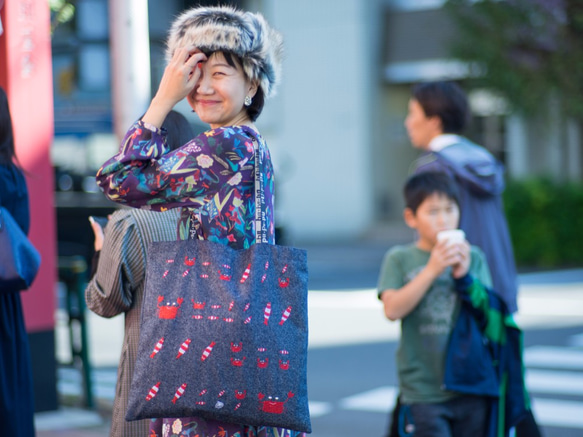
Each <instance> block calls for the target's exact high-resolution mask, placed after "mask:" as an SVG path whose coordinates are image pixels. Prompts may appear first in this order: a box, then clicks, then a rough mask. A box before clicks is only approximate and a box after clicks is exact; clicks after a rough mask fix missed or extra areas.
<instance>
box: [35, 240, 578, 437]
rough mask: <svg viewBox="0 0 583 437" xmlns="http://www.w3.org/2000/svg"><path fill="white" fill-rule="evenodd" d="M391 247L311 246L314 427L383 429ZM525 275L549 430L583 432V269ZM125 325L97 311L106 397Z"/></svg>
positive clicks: (391, 325)
mask: <svg viewBox="0 0 583 437" xmlns="http://www.w3.org/2000/svg"><path fill="white" fill-rule="evenodd" d="M383 253H384V249H383V248H382V247H376V246H373V247H368V248H360V249H354V248H352V249H351V250H348V249H342V248H335V247H328V248H309V257H310V274H311V277H310V296H309V318H310V347H309V358H308V391H309V398H310V412H311V416H312V427H313V433H312V435H313V436H315V437H343V436H346V437H349V436H378V437H383V436H384V435H385V431H386V428H387V425H388V412H389V411H390V409H391V406H392V403H393V402H394V399H395V396H396V392H397V389H396V387H397V379H396V370H395V362H394V356H395V351H396V348H397V341H398V336H399V324H398V323H396V322H390V321H388V320H386V319H385V318H384V317H383V315H382V307H381V304H380V302H379V301H378V300H377V298H376V292H375V290H374V286H375V283H376V274H377V273H376V269H377V268H378V267H377V266H378V265H379V264H380V258H382V255H383ZM330 264H336V268H330V267H329V265H330ZM520 279H521V287H520V295H519V296H520V298H519V307H520V311H519V314H518V316H517V320H518V322H519V324H520V326H521V327H522V328H523V330H524V333H525V336H524V340H525V343H524V346H525V350H524V358H525V365H526V377H527V385H528V388H529V390H530V393H531V396H532V398H533V407H534V414H535V416H536V417H537V420H538V422H539V424H540V425H541V427H542V428H543V431H544V435H545V436H546V437H558V436H562V437H583V317H582V314H583V271H582V270H571V271H562V272H556V273H541V274H528V275H521V277H520ZM328 284H330V285H328ZM359 285H360V287H359ZM122 330H123V320H122V319H121V318H116V319H112V320H105V319H101V318H98V317H96V316H90V339H91V344H92V348H91V357H92V361H93V362H94V365H95V368H94V372H93V375H94V381H95V384H96V388H95V393H96V395H97V397H98V399H99V401H100V403H101V404H103V403H104V402H105V403H107V402H109V404H111V402H112V400H113V393H114V385H115V364H116V361H117V357H118V354H119V349H116V347H117V346H116V345H115V344H114V343H115V338H116V337H117V338H119V337H120V335H119V333H121V331H122ZM115 332H117V333H118V335H112V334H113V333H115ZM59 353H60V354H66V351H65V350H61V351H60V352H59ZM80 387H81V384H80V375H79V372H78V371H76V370H74V369H70V368H61V369H60V370H59V391H60V393H61V394H62V395H69V396H75V394H76V395H79V394H80ZM43 420H44V417H41V418H40V420H39V421H37V426H39V433H38V436H39V437H53V436H57V435H66V436H71V437H73V436H74V437H77V436H85V435H86V436H96V435H103V432H105V431H106V430H107V429H108V428H107V426H108V425H107V423H106V422H107V418H106V419H105V423H103V419H100V418H99V417H98V418H97V419H96V423H95V424H94V426H93V427H91V426H88V427H87V430H86V431H84V432H83V431H77V433H76V434H72V433H65V432H62V431H61V432H60V433H55V431H52V430H51V428H50V426H49V425H44V424H45V423H46V422H43ZM100 420H101V421H100ZM61 426H62V424H61ZM43 427H44V429H43ZM99 432H101V434H100V433H99Z"/></svg>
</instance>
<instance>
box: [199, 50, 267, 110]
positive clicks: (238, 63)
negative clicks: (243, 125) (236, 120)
mask: <svg viewBox="0 0 583 437" xmlns="http://www.w3.org/2000/svg"><path fill="white" fill-rule="evenodd" d="M203 53H204V54H205V55H206V57H207V58H210V57H211V55H212V54H213V53H217V52H211V51H205V50H203ZM220 53H221V54H222V55H223V56H224V57H225V61H227V64H229V65H230V66H231V67H233V68H238V69H241V70H243V61H242V59H241V57H240V56H239V55H236V54H235V53H232V52H227V51H220ZM243 74H245V71H244V70H243ZM245 77H247V76H246V75H245ZM264 105H265V93H264V92H263V89H262V88H261V86H259V84H258V86H257V92H256V93H255V95H254V96H253V100H252V102H251V105H249V106H245V110H246V111H247V115H248V116H249V118H250V119H251V121H257V118H259V115H260V114H261V112H262V111H263V106H264Z"/></svg>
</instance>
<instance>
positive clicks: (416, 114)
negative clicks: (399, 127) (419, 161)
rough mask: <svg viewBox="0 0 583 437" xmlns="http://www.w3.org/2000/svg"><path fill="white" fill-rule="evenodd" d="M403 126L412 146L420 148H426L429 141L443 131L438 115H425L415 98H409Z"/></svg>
mask: <svg viewBox="0 0 583 437" xmlns="http://www.w3.org/2000/svg"><path fill="white" fill-rule="evenodd" d="M405 128H406V129H407V134H408V135H409V139H410V140H411V143H412V144H413V146H415V147H418V148H420V149H427V148H428V147H429V142H430V141H431V140H432V139H433V138H435V137H436V136H438V135H441V134H442V133H443V130H442V127H441V120H440V119H439V117H437V116H433V117H427V116H426V115H425V111H424V110H423V106H421V104H420V103H419V102H418V101H417V100H415V99H411V100H409V111H408V113H407V118H405Z"/></svg>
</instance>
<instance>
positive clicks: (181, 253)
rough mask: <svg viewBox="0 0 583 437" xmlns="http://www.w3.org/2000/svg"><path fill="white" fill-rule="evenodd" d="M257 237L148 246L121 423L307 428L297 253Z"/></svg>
mask: <svg viewBox="0 0 583 437" xmlns="http://www.w3.org/2000/svg"><path fill="white" fill-rule="evenodd" d="M255 158H256V161H255V162H256V171H255V197H256V206H257V207H256V217H255V218H256V226H255V228H256V241H257V242H260V243H259V244H255V245H253V246H251V247H250V248H248V249H242V250H236V249H232V248H230V247H228V246H225V245H222V244H218V243H214V242H210V241H206V240H183V241H165V242H155V243H151V244H150V246H149V249H148V255H147V271H146V285H145V295H144V302H143V309H142V319H141V324H140V341H139V348H138V358H137V362H136V366H135V370H134V377H133V381H132V386H131V390H130V397H129V402H128V409H127V412H126V420H138V419H145V418H155V417H168V418H170V417H188V416H198V417H203V418H206V419H212V420H219V421H223V422H231V423H239V424H244V425H254V426H261V425H265V426H276V427H283V428H287V429H292V430H296V431H304V432H311V423H310V417H309V411H308V393H307V375H306V373H307V348H308V311H307V292H308V269H307V253H306V251H305V250H302V249H297V248H293V247H286V246H279V245H271V244H265V243H263V242H264V241H267V240H266V237H265V235H264V232H265V226H263V224H262V220H261V217H262V215H261V209H262V207H261V199H264V197H263V195H262V187H261V183H260V182H259V179H261V178H260V176H259V173H260V169H261V161H260V158H259V153H258V151H257V146H256V151H255Z"/></svg>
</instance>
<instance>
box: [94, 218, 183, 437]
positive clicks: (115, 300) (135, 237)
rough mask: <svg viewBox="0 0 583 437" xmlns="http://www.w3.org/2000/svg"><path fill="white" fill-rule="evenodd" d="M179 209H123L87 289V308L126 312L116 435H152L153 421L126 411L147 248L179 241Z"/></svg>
mask: <svg viewBox="0 0 583 437" xmlns="http://www.w3.org/2000/svg"><path fill="white" fill-rule="evenodd" d="M178 218H179V210H178V209H172V210H169V211H166V212H156V211H148V210H142V209H121V210H118V211H116V212H114V213H113V214H112V216H111V219H110V220H109V222H108V224H107V226H106V228H105V238H104V241H103V247H102V249H101V254H100V256H99V263H98V266H97V271H96V273H95V275H94V276H93V277H92V278H91V280H90V281H89V284H88V285H87V288H86V289H85V301H86V302H87V307H88V308H89V309H90V310H91V311H93V312H94V313H96V314H98V315H100V316H102V317H107V318H110V317H114V316H117V315H118V314H121V313H125V331H124V340H123V347H122V351H121V357H120V360H119V366H118V371H117V384H116V389H115V400H114V404H113V415H112V422H111V432H110V436H112V437H138V436H139V437H143V436H147V435H148V427H149V423H150V421H149V420H140V421H132V422H126V420H125V413H126V408H127V402H128V395H129V390H130V385H131V381H132V376H133V369H134V364H135V362H136V355H137V352H138V340H139V334H140V313H141V309H142V298H143V293H144V282H145V275H146V249H147V247H148V243H150V242H152V241H171V240H176V235H177V233H176V232H177V231H176V226H177V222H178Z"/></svg>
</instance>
